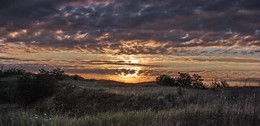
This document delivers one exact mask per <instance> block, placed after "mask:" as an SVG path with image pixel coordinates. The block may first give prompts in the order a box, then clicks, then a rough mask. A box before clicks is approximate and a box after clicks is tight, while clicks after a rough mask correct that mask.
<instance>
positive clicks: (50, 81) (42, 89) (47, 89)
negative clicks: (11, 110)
mask: <svg viewBox="0 0 260 126" xmlns="http://www.w3.org/2000/svg"><path fill="white" fill-rule="evenodd" d="M56 83H57V80H56V79H55V78H54V77H53V76H49V75H46V74H36V75H35V74H26V75H23V76H21V77H20V78H19V79H18V85H17V89H16V92H17V98H18V99H19V100H18V102H20V103H22V104H25V105H27V104H30V103H32V102H35V101H37V100H39V99H41V98H43V97H46V96H51V95H53V94H54V91H55V88H56Z"/></svg>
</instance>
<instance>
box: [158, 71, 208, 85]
mask: <svg viewBox="0 0 260 126" xmlns="http://www.w3.org/2000/svg"><path fill="white" fill-rule="evenodd" d="M178 74H179V77H178V78H177V79H175V78H172V77H170V76H169V75H161V76H159V77H157V78H156V83H157V84H159V85H166V86H180V87H193V88H205V86H204V84H203V80H204V79H202V78H201V76H199V75H198V74H193V75H192V76H190V74H188V73H181V72H179V73H178Z"/></svg>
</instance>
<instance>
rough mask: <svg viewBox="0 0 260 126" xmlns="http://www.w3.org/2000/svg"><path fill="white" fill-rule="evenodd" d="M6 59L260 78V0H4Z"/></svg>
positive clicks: (114, 71)
mask: <svg viewBox="0 0 260 126" xmlns="http://www.w3.org/2000/svg"><path fill="white" fill-rule="evenodd" d="M0 64H3V65H4V66H5V68H10V67H15V68H23V69H26V70H28V71H37V70H38V69H40V68H44V69H53V68H57V67H58V68H61V69H63V70H65V72H67V73H71V74H80V75H82V76H83V77H85V78H87V79H90V78H94V79H110V80H116V81H121V82H127V83H137V82H145V81H153V80H155V77H156V76H158V75H161V74H169V75H172V76H176V75H177V73H178V72H188V73H199V74H200V75H202V77H204V78H206V79H207V80H210V79H212V78H220V79H227V80H230V81H232V80H236V81H239V80H241V79H245V78H250V79H251V80H253V81H256V82H259V81H260V1H259V0H8V1H4V0H1V1H0Z"/></svg>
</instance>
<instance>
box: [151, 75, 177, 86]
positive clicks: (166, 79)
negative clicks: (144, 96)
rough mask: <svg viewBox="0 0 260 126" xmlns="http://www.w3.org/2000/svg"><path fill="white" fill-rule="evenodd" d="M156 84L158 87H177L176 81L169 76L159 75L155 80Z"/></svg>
mask: <svg viewBox="0 0 260 126" xmlns="http://www.w3.org/2000/svg"><path fill="white" fill-rule="evenodd" d="M156 83H157V84H159V85H165V86H173V85H177V81H176V80H175V79H174V78H171V77H170V76H169V75H161V76H159V77H157V78H156Z"/></svg>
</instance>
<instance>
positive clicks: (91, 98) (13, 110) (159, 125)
mask: <svg viewBox="0 0 260 126" xmlns="http://www.w3.org/2000/svg"><path fill="white" fill-rule="evenodd" d="M202 81H203V79H202V78H201V77H200V76H199V75H197V74H194V75H192V76H190V75H189V74H187V73H179V77H177V78H172V77H170V76H167V75H162V76H160V77H158V78H157V79H156V83H152V82H151V83H143V84H137V85H129V84H122V83H118V82H113V81H105V80H103V81H101V80H99V81H97V80H84V79H83V78H81V77H80V76H77V75H74V76H70V75H67V74H65V73H64V71H62V70H60V69H54V70H52V71H46V70H43V69H41V70H40V71H39V72H38V73H29V72H26V71H24V70H20V69H8V70H2V71H0V126H18V125H19V126H29V125H30V126H31V125H34V126H43V125H44V126H148V125H154V126H175V125H176V126H177V125H181V126H183V125H184V126H185V125H186V126H190V125H198V126H203V125H205V126H206V125H207V126H220V125H221V126H257V125H258V124H259V123H260V119H259V116H260V115H259V112H260V110H259V109H258V108H259V101H260V99H259V91H260V88H259V87H229V88H227V87H228V84H227V82H225V81H221V82H219V81H217V80H213V81H212V85H213V86H211V88H208V87H207V86H205V84H203V82H202ZM161 85H162V86H161Z"/></svg>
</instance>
